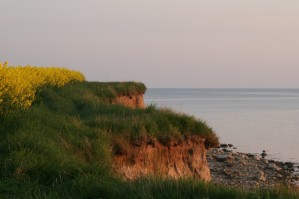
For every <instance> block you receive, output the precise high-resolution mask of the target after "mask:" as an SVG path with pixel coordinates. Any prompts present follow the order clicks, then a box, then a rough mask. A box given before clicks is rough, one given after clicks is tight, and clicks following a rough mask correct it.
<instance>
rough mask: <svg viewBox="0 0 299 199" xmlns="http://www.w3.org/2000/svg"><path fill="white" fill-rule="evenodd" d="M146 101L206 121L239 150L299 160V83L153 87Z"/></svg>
mask: <svg viewBox="0 0 299 199" xmlns="http://www.w3.org/2000/svg"><path fill="white" fill-rule="evenodd" d="M145 103H146V104H148V105H149V104H155V105H157V106H158V107H169V108H172V109H174V110H175V111H178V112H184V113H188V114H191V115H194V116H195V117H197V118H199V119H201V120H203V121H206V122H207V124H208V125H210V126H211V127H212V128H213V129H214V131H215V132H216V133H217V134H218V136H219V137H220V141H221V142H222V143H232V144H234V146H236V147H237V148H238V151H242V152H250V153H261V152H262V150H266V151H267V153H268V154H269V155H268V158H271V159H276V160H282V161H292V162H299V89H148V90H147V92H146V95H145Z"/></svg>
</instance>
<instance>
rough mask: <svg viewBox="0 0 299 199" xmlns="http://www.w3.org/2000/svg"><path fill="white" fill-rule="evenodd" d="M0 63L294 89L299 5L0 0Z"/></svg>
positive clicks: (241, 0) (231, 0) (298, 72)
mask: <svg viewBox="0 0 299 199" xmlns="http://www.w3.org/2000/svg"><path fill="white" fill-rule="evenodd" d="M0 8H1V11H0V60H1V61H6V60H7V61H9V63H10V65H26V64H31V65H39V66H66V67H68V68H71V69H76V70H80V71H82V72H83V73H84V74H85V76H86V78H87V80H90V81H131V80H132V81H141V82H144V83H145V84H146V85H147V87H164V88H165V87H177V88H178V87H192V88H211V87H217V88H226V87H229V88H235V87H237V88H240V87H247V88H248V87H250V88H265V87H266V88H267V87H270V88H281V87H286V88H299V0H206V1H202V0H47V1H46V0H0Z"/></svg>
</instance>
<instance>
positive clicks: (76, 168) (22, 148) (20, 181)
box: [0, 82, 298, 198]
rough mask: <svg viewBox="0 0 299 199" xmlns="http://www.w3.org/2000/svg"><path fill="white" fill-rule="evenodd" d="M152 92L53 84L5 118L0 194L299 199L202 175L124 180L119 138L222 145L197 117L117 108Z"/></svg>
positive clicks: (137, 87) (0, 133)
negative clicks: (117, 171)
mask: <svg viewBox="0 0 299 199" xmlns="http://www.w3.org/2000/svg"><path fill="white" fill-rule="evenodd" d="M145 89H146V88H145V86H144V85H143V84H140V83H136V84H135V83H133V82H130V83H128V84H126V83H95V82H92V83H89V82H84V83H76V84H70V85H67V86H65V87H63V88H47V89H44V90H41V91H40V92H39V93H38V97H37V100H36V101H35V103H34V104H33V106H32V107H31V108H30V109H29V110H26V111H19V112H15V113H13V114H10V115H7V116H5V117H2V118H0V154H1V156H0V198H298V194H297V195H296V193H295V192H292V191H289V190H283V189H279V190H256V191H251V192H247V191H242V190H236V189H230V188H226V187H217V186H214V185H210V184H204V183H202V182H199V181H195V180H179V181H175V180H171V179H164V180H163V179H140V180H138V181H134V182H126V181H123V180H121V179H119V178H118V177H116V176H115V175H114V173H113V172H112V171H111V159H112V156H113V144H114V143H115V142H117V140H118V139H121V140H122V142H127V143H130V142H132V141H134V140H136V139H139V138H140V137H142V136H143V135H149V136H152V137H156V138H158V139H163V138H165V136H166V137H174V138H182V137H184V136H187V135H191V134H197V135H200V136H202V137H205V138H206V139H207V140H208V143H209V144H208V145H214V144H217V143H218V138H217V136H216V135H215V134H214V132H213V131H212V129H211V128H210V127H208V126H207V125H206V124H205V123H203V122H201V121H199V120H196V119H195V118H193V117H191V116H188V115H184V114H178V113H174V112H173V111H171V110H166V109H165V110H160V109H157V108H156V107H154V106H149V107H148V108H146V109H130V108H126V107H123V106H120V105H109V102H111V101H113V99H114V98H115V97H117V96H118V95H122V94H126V95H133V94H139V93H144V92H145Z"/></svg>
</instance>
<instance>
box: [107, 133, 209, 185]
mask: <svg viewBox="0 0 299 199" xmlns="http://www.w3.org/2000/svg"><path fill="white" fill-rule="evenodd" d="M162 143H163V144H162ZM114 152H115V156H114V159H113V167H114V170H115V171H116V173H118V174H120V176H122V177H123V178H125V179H127V180H135V179H137V178H140V177H144V176H156V177H157V176H158V177H162V178H167V177H172V178H175V179H178V178H195V179H202V180H204V181H210V180H211V175H210V169H209V166H208V164H207V160H206V149H205V140H204V139H202V138H200V137H195V136H192V137H188V138H184V139H181V140H170V141H168V142H161V141H158V140H157V139H154V138H146V139H144V140H143V141H141V142H139V143H135V144H130V145H127V146H115V150H114Z"/></svg>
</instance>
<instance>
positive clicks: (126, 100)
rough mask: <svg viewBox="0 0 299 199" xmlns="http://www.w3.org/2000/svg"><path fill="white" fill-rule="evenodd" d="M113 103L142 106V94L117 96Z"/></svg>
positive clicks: (133, 106) (132, 106)
mask: <svg viewBox="0 0 299 199" xmlns="http://www.w3.org/2000/svg"><path fill="white" fill-rule="evenodd" d="M113 103H115V104H122V105H124V106H127V107H131V108H144V100H143V94H139V95H133V96H126V95H122V96H118V97H117V98H116V99H115V101H114V102H113Z"/></svg>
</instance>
